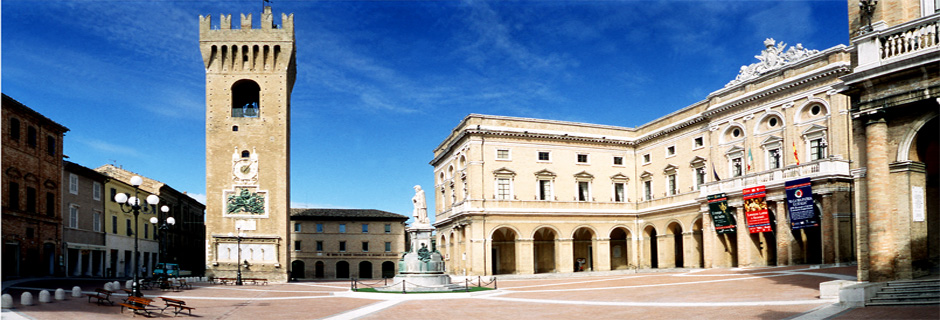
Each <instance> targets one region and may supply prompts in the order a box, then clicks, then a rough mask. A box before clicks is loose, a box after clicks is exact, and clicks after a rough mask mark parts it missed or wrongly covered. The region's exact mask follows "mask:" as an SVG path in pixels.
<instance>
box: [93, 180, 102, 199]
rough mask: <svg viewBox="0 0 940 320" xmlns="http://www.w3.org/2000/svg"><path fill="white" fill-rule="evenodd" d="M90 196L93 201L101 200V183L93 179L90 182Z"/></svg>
mask: <svg viewBox="0 0 940 320" xmlns="http://www.w3.org/2000/svg"><path fill="white" fill-rule="evenodd" d="M91 197H92V199H95V201H101V183H100V182H98V181H94V182H92V183H91Z"/></svg>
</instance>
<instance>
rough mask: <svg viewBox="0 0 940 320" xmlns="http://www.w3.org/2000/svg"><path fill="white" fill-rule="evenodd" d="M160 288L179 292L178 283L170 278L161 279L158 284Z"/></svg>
mask: <svg viewBox="0 0 940 320" xmlns="http://www.w3.org/2000/svg"><path fill="white" fill-rule="evenodd" d="M160 289H163V291H166V290H173V291H176V292H179V291H180V285H179V283H178V282H174V281H170V280H163V282H162V283H161V284H160Z"/></svg>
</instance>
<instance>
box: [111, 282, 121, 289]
mask: <svg viewBox="0 0 940 320" xmlns="http://www.w3.org/2000/svg"><path fill="white" fill-rule="evenodd" d="M120 288H121V283H120V282H118V281H117V280H114V282H112V283H111V291H114V290H117V289H120Z"/></svg>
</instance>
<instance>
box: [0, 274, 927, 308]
mask: <svg viewBox="0 0 940 320" xmlns="http://www.w3.org/2000/svg"><path fill="white" fill-rule="evenodd" d="M855 272H856V269H855V267H854V266H852V267H828V268H827V267H821V268H817V267H809V266H789V267H769V268H754V269H708V270H693V271H685V270H672V271H669V272H641V273H632V271H630V272H626V273H613V272H608V273H578V274H550V275H537V276H543V277H541V278H536V277H535V276H527V277H525V278H519V277H515V276H504V277H499V278H498V282H497V284H498V287H499V289H498V290H494V291H482V292H473V293H448V294H405V295H402V294H388V293H360V292H351V291H350V290H349V286H350V284H349V282H348V281H318V282H293V283H287V284H269V285H259V286H254V285H246V286H241V287H237V286H231V285H217V284H208V283H197V284H196V285H195V286H194V287H193V289H187V290H183V291H181V292H162V291H160V290H144V294H145V295H146V296H147V297H160V296H164V297H172V298H176V299H181V300H185V301H186V303H187V305H189V306H192V307H195V308H196V310H195V311H194V312H193V314H194V315H193V316H192V317H198V318H205V319H383V320H390V319H415V318H418V319H441V318H446V319H480V318H484V317H485V318H488V319H515V320H519V319H538V318H541V319H625V318H629V319H794V318H796V319H822V318H829V317H833V318H837V319H859V318H866V319H938V318H940V306H936V305H934V306H915V307H878V308H871V307H870V308H859V309H849V310H842V309H841V308H838V307H837V306H836V305H833V304H834V303H835V302H836V301H835V300H827V299H820V298H819V283H821V282H825V281H830V280H834V279H845V280H854V278H855ZM62 281H68V280H60V281H55V280H44V281H35V282H22V283H19V284H12V285H7V284H5V285H4V287H5V290H4V292H5V293H10V294H12V295H13V296H14V301H15V302H14V305H15V308H14V309H12V310H6V309H5V310H3V312H4V313H3V319H18V318H26V319H96V320H99V319H123V318H131V317H132V315H131V314H130V313H129V312H127V311H126V310H125V313H123V314H122V313H121V310H120V309H121V308H120V307H118V306H98V305H96V304H95V303H88V302H87V300H86V299H85V298H71V297H69V299H68V300H65V301H54V302H52V303H37V304H36V305H33V306H22V305H20V304H19V295H20V293H22V292H23V290H29V291H31V292H33V294H34V295H36V294H37V292H38V291H39V290H40V289H53V290H54V289H55V288H56V286H55V283H62ZM103 283H104V282H103V281H102V285H103ZM82 287H83V290H84V291H86V292H88V293H92V292H94V289H95V288H96V287H100V285H96V284H95V282H86V285H83V286H82ZM69 288H70V287H67V288H64V289H66V290H68V289H69ZM115 300H118V301H120V298H117V299H115ZM158 301H159V300H158ZM155 304H156V302H155ZM160 304H162V302H161V303H160ZM172 316H173V314H172V313H171V312H169V310H167V313H166V314H163V315H160V314H159V313H158V314H157V315H156V316H155V317H158V318H159V317H172ZM179 317H182V318H186V317H190V316H189V315H183V314H181V315H179Z"/></svg>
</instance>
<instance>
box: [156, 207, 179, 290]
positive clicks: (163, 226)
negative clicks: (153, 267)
mask: <svg viewBox="0 0 940 320" xmlns="http://www.w3.org/2000/svg"><path fill="white" fill-rule="evenodd" d="M160 211H162V212H163V213H164V214H168V213H169V211H170V208H168V207H167V206H163V207H162V208H160ZM159 222H160V219H159V218H157V217H150V223H151V224H153V225H154V228H153V229H154V230H160V263H163V276H164V277H168V276H169V274H168V273H167V271H168V270H167V266H166V251H167V250H166V233H167V231H169V230H170V226H172V225H174V224H176V219H174V218H173V217H167V218H166V220H164V221H163V223H161V224H160V225H159V226H158V225H157V223H159Z"/></svg>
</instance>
